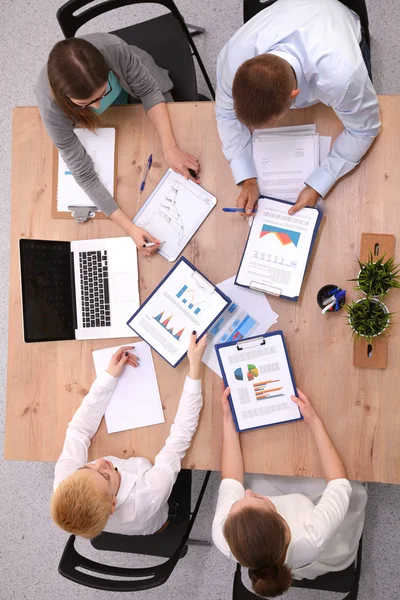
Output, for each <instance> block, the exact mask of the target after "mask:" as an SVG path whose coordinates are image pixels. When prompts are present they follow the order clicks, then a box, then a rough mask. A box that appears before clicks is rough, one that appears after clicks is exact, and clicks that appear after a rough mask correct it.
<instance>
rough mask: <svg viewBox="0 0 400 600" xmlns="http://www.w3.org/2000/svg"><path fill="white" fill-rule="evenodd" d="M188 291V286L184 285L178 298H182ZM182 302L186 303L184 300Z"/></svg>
mask: <svg viewBox="0 0 400 600" xmlns="http://www.w3.org/2000/svg"><path fill="white" fill-rule="evenodd" d="M187 289H188V287H187V285H184V286H183V287H182V288H181V289H180V290H179V292H178V293H177V295H176V297H177V298H180V297H181V296H182V294H184V293H185V292H186V290H187ZM182 302H186V300H183V301H182Z"/></svg>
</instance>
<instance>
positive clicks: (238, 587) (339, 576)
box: [232, 538, 362, 600]
mask: <svg viewBox="0 0 400 600" xmlns="http://www.w3.org/2000/svg"><path fill="white" fill-rule="evenodd" d="M361 558H362V538H361V540H360V543H359V545H358V552H357V558H356V560H355V561H354V563H353V564H351V565H350V566H349V567H347V569H344V570H343V571H336V572H331V573H326V575H320V576H319V577H317V578H316V579H300V580H298V581H297V580H293V583H292V587H297V588H305V589H307V590H319V591H321V592H322V591H324V592H337V593H340V594H346V593H347V596H345V598H343V600H357V597H358V588H359V583H360V575H361ZM256 598H259V596H258V595H257V594H254V593H253V592H251V591H250V590H248V589H247V588H246V587H245V586H244V585H243V582H242V577H241V566H240V565H239V564H238V565H237V567H236V573H235V578H234V580H233V595H232V600H255V599H256Z"/></svg>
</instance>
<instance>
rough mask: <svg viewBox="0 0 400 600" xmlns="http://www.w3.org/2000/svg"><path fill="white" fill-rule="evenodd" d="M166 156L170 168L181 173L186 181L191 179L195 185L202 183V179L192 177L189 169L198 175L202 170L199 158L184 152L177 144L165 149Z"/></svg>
mask: <svg viewBox="0 0 400 600" xmlns="http://www.w3.org/2000/svg"><path fill="white" fill-rule="evenodd" d="M164 156H165V160H166V161H167V163H168V166H170V167H171V169H173V170H174V171H176V172H177V173H180V174H181V175H183V177H185V178H186V179H191V180H192V181H194V182H195V183H200V179H198V177H192V176H191V174H190V173H189V169H192V170H193V171H194V172H195V173H196V175H197V174H198V172H199V170H200V165H199V161H198V160H197V158H195V157H194V156H192V155H191V154H188V153H187V152H184V151H183V150H181V149H180V148H179V146H177V145H176V144H171V145H169V146H166V147H165V148H164Z"/></svg>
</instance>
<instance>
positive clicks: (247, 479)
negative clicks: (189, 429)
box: [213, 388, 367, 597]
mask: <svg viewBox="0 0 400 600" xmlns="http://www.w3.org/2000/svg"><path fill="white" fill-rule="evenodd" d="M298 394H299V397H298V398H296V397H295V396H293V397H292V400H293V401H294V402H296V404H297V405H298V407H299V408H300V411H301V413H302V415H303V417H304V420H305V422H306V423H307V424H308V426H309V427H310V430H311V432H312V434H313V437H314V440H315V444H316V447H317V450H318V453H319V457H320V461H321V465H322V469H323V473H324V477H325V479H312V478H302V477H278V476H268V475H251V474H248V475H246V476H245V474H244V470H243V456H242V451H241V446H240V438H239V434H238V433H237V431H236V428H235V425H234V422H233V419H232V413H231V410H230V406H229V401H228V395H229V388H228V389H227V390H225V392H224V394H223V396H222V409H223V443H222V455H221V475H222V481H221V485H220V489H219V496H218V504H217V510H216V514H215V518H214V522H213V540H214V543H215V545H216V546H217V548H218V549H219V550H221V552H223V553H224V554H225V555H226V556H228V557H229V558H232V559H233V560H235V561H238V562H239V563H240V564H241V565H243V566H244V567H247V568H248V569H249V576H250V579H251V581H252V584H253V589H254V591H255V592H256V593H257V594H259V595H261V596H269V597H275V596H280V595H281V594H283V593H284V592H285V591H286V590H287V589H288V588H289V587H290V585H291V582H292V579H303V578H307V579H314V578H315V577H317V576H319V575H322V574H324V573H328V572H330V571H341V570H342V569H345V568H347V567H348V566H349V565H350V564H351V563H352V562H353V561H354V559H355V557H356V554H357V548H358V543H359V540H360V537H361V534H362V530H363V526H364V513H365V505H366V502H367V494H366V491H365V489H364V487H363V486H362V485H361V484H359V483H354V482H351V483H350V481H349V480H348V479H347V475H346V470H345V467H344V465H343V462H342V460H341V458H340V456H339V454H338V452H337V450H336V448H335V446H334V445H333V442H332V440H331V439H330V437H329V435H328V433H327V432H326V429H325V427H324V425H323V424H322V422H321V420H320V419H319V417H318V415H317V413H316V412H315V410H314V408H313V407H312V405H311V403H310V401H309V400H308V398H307V396H306V395H305V394H303V393H302V392H301V391H300V390H298ZM266 434H267V432H266ZM245 487H246V488H247V489H245Z"/></svg>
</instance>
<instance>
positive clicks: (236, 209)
mask: <svg viewBox="0 0 400 600" xmlns="http://www.w3.org/2000/svg"><path fill="white" fill-rule="evenodd" d="M222 210H223V211H224V212H246V210H245V209H244V208H223V209H222ZM255 212H257V209H256V208H253V213H255Z"/></svg>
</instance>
